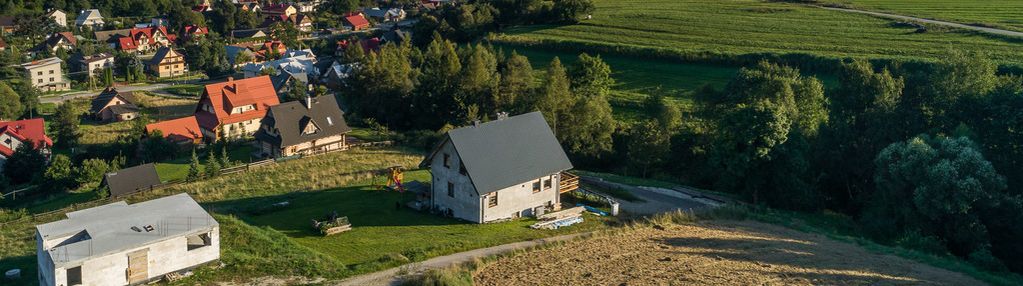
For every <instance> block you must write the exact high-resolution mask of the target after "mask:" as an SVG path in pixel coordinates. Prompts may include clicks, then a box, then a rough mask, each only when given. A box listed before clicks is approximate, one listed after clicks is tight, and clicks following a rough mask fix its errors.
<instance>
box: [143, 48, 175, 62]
mask: <svg viewBox="0 0 1023 286" xmlns="http://www.w3.org/2000/svg"><path fill="white" fill-rule="evenodd" d="M171 53H174V54H175V55H178V53H177V52H175V51H174V50H173V49H171V48H169V47H160V48H159V49H157V50H156V54H155V55H153V58H152V59H149V64H150V65H159V64H160V63H161V62H163V59H164V58H166V57H167V56H169V55H170V54H171Z"/></svg>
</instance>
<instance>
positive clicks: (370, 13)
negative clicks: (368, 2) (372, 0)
mask: <svg viewBox="0 0 1023 286" xmlns="http://www.w3.org/2000/svg"><path fill="white" fill-rule="evenodd" d="M362 13H364V14H365V15H366V17H370V18H373V19H374V20H376V21H377V22H380V23H385V22H401V20H405V16H406V15H407V14H406V13H405V10H402V9H401V8H390V9H380V8H364V9H362Z"/></svg>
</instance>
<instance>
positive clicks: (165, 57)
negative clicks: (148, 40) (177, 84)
mask: <svg viewBox="0 0 1023 286" xmlns="http://www.w3.org/2000/svg"><path fill="white" fill-rule="evenodd" d="M149 70H150V71H151V72H152V73H153V74H154V75H156V77H175V76H182V75H185V73H186V72H188V66H187V65H186V64H185V57H184V56H182V55H181V54H179V53H178V52H176V51H174V49H172V48H170V47H160V48H159V49H158V50H157V51H156V55H154V56H153V58H152V59H150V60H149Z"/></svg>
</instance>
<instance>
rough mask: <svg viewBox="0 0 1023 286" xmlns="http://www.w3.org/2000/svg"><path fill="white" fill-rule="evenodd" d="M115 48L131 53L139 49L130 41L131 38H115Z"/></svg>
mask: <svg viewBox="0 0 1023 286" xmlns="http://www.w3.org/2000/svg"><path fill="white" fill-rule="evenodd" d="M117 47H119V48H120V49H121V50H122V51H133V50H136V49H138V48H139V46H138V45H136V44H135V40H132V38H131V37H120V38H117Z"/></svg>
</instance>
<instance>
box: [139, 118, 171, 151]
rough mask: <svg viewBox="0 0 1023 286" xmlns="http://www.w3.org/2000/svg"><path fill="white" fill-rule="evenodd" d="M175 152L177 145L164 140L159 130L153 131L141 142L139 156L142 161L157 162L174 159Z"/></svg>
mask: <svg viewBox="0 0 1023 286" xmlns="http://www.w3.org/2000/svg"><path fill="white" fill-rule="evenodd" d="M137 120H138V119H136V121H137ZM177 151H178V146H177V144H174V142H170V141H169V140H167V138H164V137H163V132H162V131H160V130H156V131H153V133H150V134H149V136H147V137H146V139H145V140H142V151H141V154H142V160H143V161H148V162H157V161H162V160H166V159H170V158H174V157H175V156H176V155H177Z"/></svg>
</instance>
